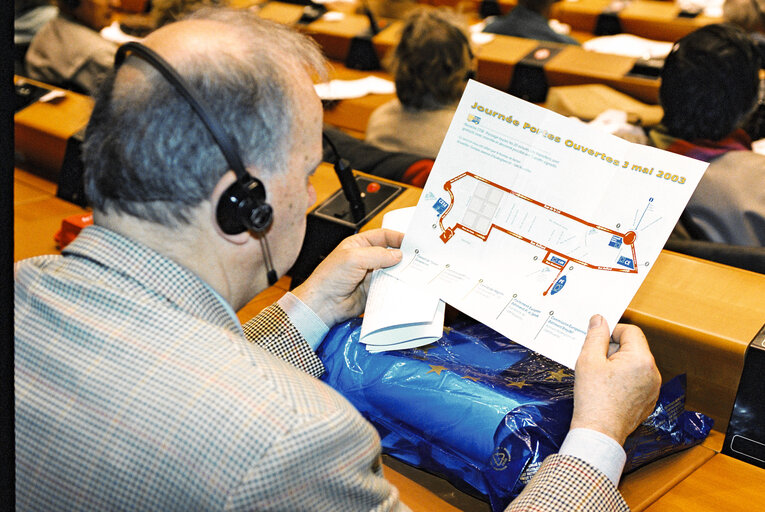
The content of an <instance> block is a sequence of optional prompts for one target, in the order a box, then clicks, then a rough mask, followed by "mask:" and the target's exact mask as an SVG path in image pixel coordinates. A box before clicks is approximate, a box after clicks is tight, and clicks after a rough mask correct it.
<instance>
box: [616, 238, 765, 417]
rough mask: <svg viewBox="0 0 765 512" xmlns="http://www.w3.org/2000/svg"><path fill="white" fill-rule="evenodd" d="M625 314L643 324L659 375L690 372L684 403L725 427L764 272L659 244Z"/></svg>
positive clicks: (762, 304) (759, 319)
mask: <svg viewBox="0 0 765 512" xmlns="http://www.w3.org/2000/svg"><path fill="white" fill-rule="evenodd" d="M624 319H625V320H626V321H628V322H630V323H634V324H637V325H639V326H640V327H641V328H642V329H643V331H644V332H645V334H646V336H647V338H648V340H649V343H650V345H651V351H652V352H653V355H654V357H655V358H656V363H657V365H658V366H659V369H660V370H661V372H662V377H663V378H664V380H667V379H669V378H670V377H673V376H675V375H677V374H680V373H686V374H687V375H688V390H687V402H686V406H687V407H688V408H689V409H692V410H697V411H701V412H703V413H704V414H707V415H708V416H711V417H712V418H713V419H714V420H715V426H714V428H715V429H716V430H719V431H721V432H724V431H725V429H726V427H727V424H728V419H729V417H730V413H731V411H732V408H733V401H734V399H735V396H736V389H737V385H738V381H739V378H740V376H741V370H742V368H743V363H744V351H745V350H746V347H747V345H748V344H749V342H750V341H751V340H752V339H753V338H754V336H755V335H756V334H757V332H759V330H760V328H761V327H762V325H763V322H764V321H765V275H762V274H755V273H754V272H748V271H746V270H740V269H736V268H732V267H728V266H726V265H720V264H718V263H712V262H709V261H704V260H700V259H697V258H693V257H691V256H685V255H681V254H677V253H673V252H669V251H663V252H662V253H661V256H660V257H659V258H658V259H657V261H656V264H655V265H654V268H653V269H652V270H651V271H650V273H649V274H648V277H647V278H646V280H645V281H644V282H643V285H642V286H641V287H640V289H639V290H638V292H637V294H636V295H635V297H634V299H633V300H632V302H631V303H630V305H629V306H628V307H627V311H626V312H625V313H624Z"/></svg>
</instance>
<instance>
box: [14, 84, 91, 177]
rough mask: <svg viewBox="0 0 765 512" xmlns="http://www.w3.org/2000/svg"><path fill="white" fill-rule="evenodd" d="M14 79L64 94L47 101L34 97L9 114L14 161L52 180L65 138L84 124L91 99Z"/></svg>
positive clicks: (63, 151) (57, 167) (59, 163)
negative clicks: (24, 106) (35, 100)
mask: <svg viewBox="0 0 765 512" xmlns="http://www.w3.org/2000/svg"><path fill="white" fill-rule="evenodd" d="M18 80H25V81H26V82H28V83H31V84H33V85H37V86H38V87H44V88H47V89H51V90H59V91H62V92H63V93H64V94H65V96H64V97H63V98H60V99H57V100H54V101H52V102H50V103H41V102H39V101H37V102H35V103H33V104H31V105H29V106H28V107H26V108H24V109H22V110H20V111H19V112H17V113H16V114H15V115H14V116H13V122H14V149H15V151H16V163H17V164H18V165H22V166H23V167H24V168H29V169H35V171H36V172H38V173H39V174H40V175H41V176H44V177H46V178H48V179H51V180H55V179H56V176H58V172H59V169H61V163H62V162H63V161H64V153H65V152H66V142H67V141H68V140H69V137H71V136H72V135H74V134H75V133H77V132H78V131H80V130H81V129H82V128H84V127H85V126H86V125H87V124H88V119H90V113H91V112H92V110H93V103H94V102H93V99H92V98H90V97H89V96H84V95H82V94H77V93H75V92H72V91H67V90H64V89H59V88H57V87H53V86H51V85H47V84H43V83H40V82H36V81H34V80H30V79H28V78H21V77H18V76H16V77H14V83H15V82H17V81H18Z"/></svg>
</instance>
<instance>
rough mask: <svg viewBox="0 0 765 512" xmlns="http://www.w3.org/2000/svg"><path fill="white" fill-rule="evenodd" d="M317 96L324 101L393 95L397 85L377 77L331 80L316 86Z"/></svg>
mask: <svg viewBox="0 0 765 512" xmlns="http://www.w3.org/2000/svg"><path fill="white" fill-rule="evenodd" d="M314 89H315V90H316V94H317V95H318V96H319V98H321V99H323V100H345V99H350V98H361V97H363V96H366V95H368V94H393V93H394V92H396V84H394V83H393V82H391V81H390V80H385V79H384V78H380V77H377V76H368V77H366V78H360V79H358V80H331V81H329V82H324V83H321V84H316V85H314Z"/></svg>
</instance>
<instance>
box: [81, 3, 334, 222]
mask: <svg viewBox="0 0 765 512" xmlns="http://www.w3.org/2000/svg"><path fill="white" fill-rule="evenodd" d="M191 17H192V18H196V19H214V20H218V21H222V22H225V23H227V24H228V26H229V30H230V31H232V32H234V33H235V36H236V37H237V41H238V43H239V44H237V45H235V47H233V48H223V49H222V51H221V49H220V46H221V44H218V45H215V44H211V45H210V49H209V50H207V51H196V53H195V54H194V55H193V56H192V57H191V58H189V59H187V61H186V62H185V63H184V65H183V66H180V67H177V68H176V69H177V70H178V72H179V73H180V74H181V75H182V76H183V77H184V78H185V80H186V81H187V83H189V84H190V85H191V87H193V88H194V89H195V90H196V91H197V93H198V94H199V96H200V97H201V98H202V99H203V101H204V102H205V103H207V106H208V107H209V110H210V111H211V112H212V113H213V115H214V116H215V117H216V118H217V119H218V121H219V122H220V123H221V124H222V125H223V126H224V127H225V128H226V129H227V130H228V131H229V135H230V136H232V137H233V138H234V139H235V140H236V143H237V145H238V146H239V150H240V153H241V157H242V160H243V162H244V165H245V166H246V167H247V168H248V169H252V168H255V169H256V170H257V173H260V174H261V176H262V175H263V174H267V173H274V172H284V171H285V170H286V164H287V161H288V159H289V155H290V153H291V151H292V144H291V139H290V133H291V131H292V127H293V123H294V121H295V119H297V116H298V115H299V114H300V113H299V112H297V111H296V108H295V93H294V92H293V91H294V86H292V85H291V84H292V83H294V78H293V77H294V74H295V73H296V72H300V70H301V69H306V70H308V71H309V72H312V71H314V72H317V73H319V74H323V72H324V60H323V58H322V57H321V54H320V52H319V51H318V49H317V47H316V45H315V44H314V43H313V42H312V41H310V40H309V39H307V38H306V37H304V36H302V35H300V34H298V33H297V32H294V31H293V30H291V29H289V28H287V27H285V26H282V25H278V24H276V23H272V22H268V21H265V20H262V19H260V18H258V17H256V16H255V15H253V14H251V13H249V12H248V11H245V10H232V9H209V10H202V11H197V12H196V13H194V15H192V16H191ZM212 43H215V41H213V42H212ZM115 82H118V83H115ZM125 82H126V80H121V81H119V80H116V81H115V75H114V73H112V74H111V76H110V77H108V78H107V79H106V81H105V83H104V84H103V85H102V87H101V89H100V91H99V94H98V96H97V100H96V105H95V107H94V109H93V113H92V115H91V119H90V122H89V124H88V127H87V131H86V136H85V143H84V145H83V161H84V165H85V192H86V195H87V197H88V199H89V201H90V202H91V204H92V205H93V207H94V208H95V209H96V210H99V211H104V212H108V211H113V212H115V213H124V214H128V215H131V216H134V217H137V218H140V219H144V220H147V221H151V222H156V223H159V224H163V225H166V226H177V225H179V224H187V223H188V222H189V220H190V217H189V213H190V211H191V210H192V209H194V208H195V207H196V206H198V205H199V204H200V203H202V202H203V201H204V200H206V199H207V198H208V197H209V196H210V193H211V192H212V190H213V188H214V187H215V184H216V183H217V182H218V180H219V179H220V177H221V176H222V175H223V174H224V173H225V172H226V171H227V170H228V166H227V164H226V160H225V158H224V157H223V154H222V153H221V150H220V149H219V148H218V146H217V145H216V144H215V143H214V142H213V139H212V137H211V136H210V135H209V133H208V132H207V129H206V128H205V125H204V124H203V123H202V121H201V120H200V119H199V118H198V117H197V115H196V113H195V112H194V111H193V110H192V109H191V107H190V106H189V105H188V104H187V103H186V102H185V101H184V100H183V98H182V97H181V96H180V95H179V94H178V93H177V92H176V90H175V89H174V88H173V86H172V85H170V84H169V83H168V82H167V81H166V80H165V79H164V78H163V77H162V76H161V75H159V73H157V72H156V71H154V70H148V71H147V72H146V74H145V76H144V78H143V79H142V80H141V83H130V84H128V83H125Z"/></svg>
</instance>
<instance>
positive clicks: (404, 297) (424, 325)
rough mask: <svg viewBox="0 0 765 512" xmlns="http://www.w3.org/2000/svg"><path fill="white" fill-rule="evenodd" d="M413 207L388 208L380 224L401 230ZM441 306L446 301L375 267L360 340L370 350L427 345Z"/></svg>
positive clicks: (436, 334) (440, 319)
mask: <svg viewBox="0 0 765 512" xmlns="http://www.w3.org/2000/svg"><path fill="white" fill-rule="evenodd" d="M414 211H415V208H414V207H411V208H402V209H399V210H393V211H390V212H388V213H386V214H385V215H384V216H383V222H382V225H383V227H385V228H389V229H395V230H396V231H401V232H405V231H406V228H407V226H408V225H409V222H410V221H411V219H412V216H413V215H414ZM445 309H446V304H444V302H443V301H441V300H439V299H438V298H437V297H434V296H433V295H432V294H431V293H430V292H428V291H427V290H424V289H421V288H418V287H413V286H412V285H410V284H408V283H405V282H402V281H400V280H399V279H398V278H396V277H394V276H391V275H388V274H385V273H383V272H382V271H381V270H375V271H374V272H373V273H372V281H371V283H370V286H369V292H368V294H367V304H366V309H365V312H364V319H363V320H362V323H361V335H360V341H361V343H365V344H366V345H367V350H368V351H370V352H382V351H385V350H401V349H405V348H413V347H419V346H422V345H427V344H428V343H432V342H434V341H436V340H438V339H439V338H440V337H441V335H442V332H443V329H444V311H445Z"/></svg>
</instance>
